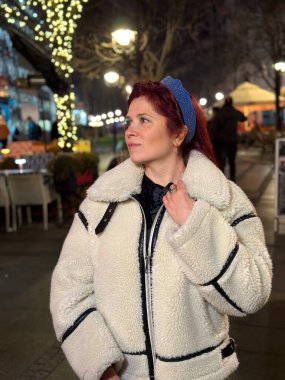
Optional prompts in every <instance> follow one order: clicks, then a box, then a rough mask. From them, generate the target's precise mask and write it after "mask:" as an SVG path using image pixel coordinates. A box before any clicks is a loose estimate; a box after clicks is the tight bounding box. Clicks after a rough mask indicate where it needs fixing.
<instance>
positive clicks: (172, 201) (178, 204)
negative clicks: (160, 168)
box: [162, 180, 194, 226]
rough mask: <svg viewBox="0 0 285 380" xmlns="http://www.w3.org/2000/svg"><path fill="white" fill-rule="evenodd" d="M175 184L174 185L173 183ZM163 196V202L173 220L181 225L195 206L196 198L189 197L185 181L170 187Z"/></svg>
mask: <svg viewBox="0 0 285 380" xmlns="http://www.w3.org/2000/svg"><path fill="white" fill-rule="evenodd" d="M172 186H173V185H172ZM170 189H171V190H172V189H173V190H172V191H171V190H170V191H168V192H167V193H166V194H165V196H164V197H163V198H162V200H163V204H164V206H165V208H166V210H167V212H168V214H169V215H170V216H171V218H172V219H173V221H174V222H175V223H176V224H179V225H180V226H181V225H182V224H183V223H184V222H185V220H186V219H187V217H188V215H189V214H190V212H191V211H192V208H193V206H194V200H193V199H192V198H190V197H189V194H188V193H187V190H186V187H185V185H184V183H183V181H181V180H179V181H178V182H177V185H175V186H173V188H170Z"/></svg>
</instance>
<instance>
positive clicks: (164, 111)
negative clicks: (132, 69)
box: [128, 81, 217, 165]
mask: <svg viewBox="0 0 285 380" xmlns="http://www.w3.org/2000/svg"><path fill="white" fill-rule="evenodd" d="M142 96H143V97H145V98H147V99H148V101H149V102H150V103H151V104H152V105H153V106H154V108H155V110H156V112H158V113H159V114H160V115H162V116H164V117H166V118H167V128H168V130H169V132H170V133H171V134H176V133H179V132H180V131H181V129H182V128H183V125H184V122H183V118H182V114H181V111H180V109H179V107H178V104H177V102H176V100H175V98H174V96H173V95H172V93H171V91H170V90H168V88H167V87H165V86H164V85H163V84H162V83H160V82H152V81H148V82H142V83H136V84H135V85H134V88H133V91H132V93H131V95H130V97H129V99H128V106H130V104H131V102H132V101H133V100H134V99H136V98H139V97H142ZM189 96H190V99H191V100H190V99H189V101H191V102H192V105H193V107H194V110H195V114H196V130H195V133H194V136H193V138H192V140H191V141H190V142H189V143H188V144H186V142H185V140H184V142H183V143H182V146H181V153H182V156H183V158H184V159H186V158H187V157H188V156H189V153H190V152H191V151H192V150H194V149H195V150H198V151H199V152H201V153H203V154H204V155H205V156H206V157H207V158H208V159H209V160H211V161H212V162H213V163H215V164H216V165H217V161H216V158H215V155H214V151H213V147H212V144H211V141H210V137H209V135H208V129H207V121H206V118H205V116H204V112H203V110H202V108H201V107H200V105H199V103H198V102H197V100H196V99H195V98H194V96H192V95H189Z"/></svg>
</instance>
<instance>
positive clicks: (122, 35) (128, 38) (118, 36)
mask: <svg viewBox="0 0 285 380" xmlns="http://www.w3.org/2000/svg"><path fill="white" fill-rule="evenodd" d="M136 33H137V32H135V31H134V30H130V29H119V30H115V31H114V32H113V33H112V39H113V41H114V42H116V43H118V44H119V45H122V46H128V45H129V44H130V43H131V42H133V41H134V40H135V37H136Z"/></svg>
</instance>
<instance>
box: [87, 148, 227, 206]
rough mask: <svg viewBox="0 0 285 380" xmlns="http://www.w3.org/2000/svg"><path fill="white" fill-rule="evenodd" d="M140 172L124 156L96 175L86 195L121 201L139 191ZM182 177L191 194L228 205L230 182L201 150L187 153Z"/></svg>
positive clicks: (104, 200)
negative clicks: (114, 164)
mask: <svg viewBox="0 0 285 380" xmlns="http://www.w3.org/2000/svg"><path fill="white" fill-rule="evenodd" d="M143 174H144V168H143V166H140V165H136V164H134V163H133V162H132V161H131V159H127V160H126V161H124V162H123V163H122V164H120V165H118V166H116V167H115V168H114V169H112V170H109V171H107V172H106V173H104V174H103V175H102V176H101V177H99V178H98V179H97V180H96V182H95V183H94V184H93V185H92V186H91V187H90V188H89V189H88V191H87V196H88V198H89V199H91V200H94V201H103V202H121V201H125V200H127V199H128V198H129V197H130V196H131V195H132V194H139V193H140V192H141V183H142V178H143ZM182 180H183V181H184V183H185V186H186V188H187V191H188V193H189V194H190V195H191V197H193V198H197V199H204V200H206V201H207V202H209V203H210V204H211V205H213V206H214V207H216V208H218V209H223V208H226V207H227V206H228V205H229V203H230V182H229V181H228V179H227V178H226V177H225V176H224V174H223V173H222V172H221V171H220V170H219V169H218V168H217V167H216V165H215V164H213V163H212V162H211V161H210V160H209V159H208V158H207V157H205V156H204V155H203V154H202V153H200V152H198V151H192V152H191V153H190V156H189V160H188V163H187V166H186V170H185V172H184V174H183V178H182Z"/></svg>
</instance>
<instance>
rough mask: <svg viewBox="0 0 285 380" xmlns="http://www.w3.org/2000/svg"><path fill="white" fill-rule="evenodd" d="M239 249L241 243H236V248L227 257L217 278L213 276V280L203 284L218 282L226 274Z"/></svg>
mask: <svg viewBox="0 0 285 380" xmlns="http://www.w3.org/2000/svg"><path fill="white" fill-rule="evenodd" d="M238 249H239V245H238V243H236V245H235V247H234V249H233V250H232V251H231V253H230V254H229V256H228V258H227V261H226V262H225V264H224V266H223V268H222V269H221V271H220V273H219V274H218V275H217V276H216V277H215V278H213V280H211V281H209V282H206V283H205V284H203V286H208V285H213V284H214V283H216V282H217V281H218V280H219V279H220V278H221V277H222V276H223V275H224V274H225V272H226V271H227V270H228V268H229V266H230V265H231V263H232V262H233V260H234V258H235V257H236V254H237V252H238Z"/></svg>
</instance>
